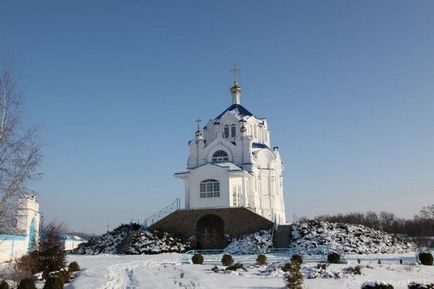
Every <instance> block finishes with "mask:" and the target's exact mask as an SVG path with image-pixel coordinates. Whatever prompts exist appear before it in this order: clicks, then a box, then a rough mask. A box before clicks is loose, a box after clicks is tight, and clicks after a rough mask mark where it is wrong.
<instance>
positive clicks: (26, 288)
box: [17, 278, 36, 289]
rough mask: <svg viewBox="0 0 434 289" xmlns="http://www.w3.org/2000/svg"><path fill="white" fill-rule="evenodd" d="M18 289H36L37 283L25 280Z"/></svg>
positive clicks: (28, 279)
mask: <svg viewBox="0 0 434 289" xmlns="http://www.w3.org/2000/svg"><path fill="white" fill-rule="evenodd" d="M17 289H36V285H35V281H33V280H32V279H30V278H25V279H23V280H21V282H20V284H19V285H18V287H17Z"/></svg>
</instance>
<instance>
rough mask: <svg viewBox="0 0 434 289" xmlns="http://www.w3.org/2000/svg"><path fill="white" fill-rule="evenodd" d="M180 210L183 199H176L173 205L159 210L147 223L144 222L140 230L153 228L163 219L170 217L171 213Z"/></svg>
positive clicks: (146, 220)
mask: <svg viewBox="0 0 434 289" xmlns="http://www.w3.org/2000/svg"><path fill="white" fill-rule="evenodd" d="M180 208H181V199H180V198H176V200H175V201H174V202H173V203H170V204H169V205H167V206H166V207H164V208H162V209H161V210H159V211H158V212H156V213H155V214H153V215H151V216H149V217H147V218H146V219H145V221H144V222H143V224H142V226H141V228H140V230H146V229H147V228H149V227H150V226H152V225H153V224H155V223H156V222H158V221H160V220H161V219H163V218H164V217H166V216H168V215H170V214H171V213H173V212H175V211H177V210H179V209H180Z"/></svg>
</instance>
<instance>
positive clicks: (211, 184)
mask: <svg viewBox="0 0 434 289" xmlns="http://www.w3.org/2000/svg"><path fill="white" fill-rule="evenodd" d="M200 197H201V198H218V197H220V183H219V182H218V181H217V180H204V181H202V182H200Z"/></svg>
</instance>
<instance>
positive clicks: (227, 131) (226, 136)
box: [223, 125, 229, 138]
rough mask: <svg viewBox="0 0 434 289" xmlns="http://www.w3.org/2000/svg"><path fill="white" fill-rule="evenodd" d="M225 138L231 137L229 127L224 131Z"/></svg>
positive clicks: (226, 126)
mask: <svg viewBox="0 0 434 289" xmlns="http://www.w3.org/2000/svg"><path fill="white" fill-rule="evenodd" d="M223 137H224V138H228V137H229V125H225V128H224V131H223Z"/></svg>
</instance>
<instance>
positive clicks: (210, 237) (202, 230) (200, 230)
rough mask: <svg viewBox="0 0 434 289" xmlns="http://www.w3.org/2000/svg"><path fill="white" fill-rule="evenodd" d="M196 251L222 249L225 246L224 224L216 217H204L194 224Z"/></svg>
mask: <svg viewBox="0 0 434 289" xmlns="http://www.w3.org/2000/svg"><path fill="white" fill-rule="evenodd" d="M196 232H197V248H198V249H222V248H224V246H225V235H224V222H223V220H222V219H221V218H220V217H218V216H216V215H205V216H203V217H202V218H200V219H199V221H197V223H196Z"/></svg>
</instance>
